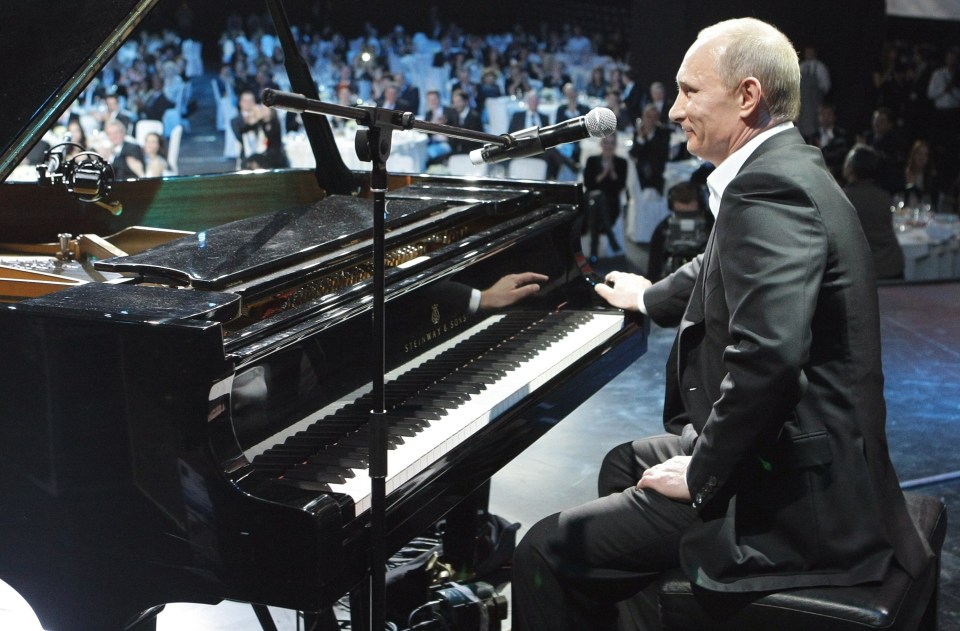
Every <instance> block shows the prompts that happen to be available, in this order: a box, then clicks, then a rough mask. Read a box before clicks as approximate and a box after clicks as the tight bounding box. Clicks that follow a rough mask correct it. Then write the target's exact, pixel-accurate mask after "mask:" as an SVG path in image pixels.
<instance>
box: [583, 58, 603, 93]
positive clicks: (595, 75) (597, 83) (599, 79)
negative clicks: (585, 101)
mask: <svg viewBox="0 0 960 631" xmlns="http://www.w3.org/2000/svg"><path fill="white" fill-rule="evenodd" d="M608 85H609V84H608V83H607V78H606V77H605V76H604V72H603V66H597V67H596V68H594V69H593V71H592V72H591V73H590V83H588V84H587V87H586V88H584V90H583V91H584V92H585V93H586V94H587V96H589V97H592V98H595V99H602V98H604V97H605V96H606V95H607V86H608Z"/></svg>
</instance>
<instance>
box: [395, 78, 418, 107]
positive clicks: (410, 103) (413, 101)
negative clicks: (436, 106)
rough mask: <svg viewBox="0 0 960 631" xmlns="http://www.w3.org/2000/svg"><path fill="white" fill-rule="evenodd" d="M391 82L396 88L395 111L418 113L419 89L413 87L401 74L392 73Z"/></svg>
mask: <svg viewBox="0 0 960 631" xmlns="http://www.w3.org/2000/svg"><path fill="white" fill-rule="evenodd" d="M393 82H394V84H396V86H397V109H398V110H400V111H403V112H413V114H414V115H417V114H419V113H420V88H418V87H417V86H415V85H413V84H412V83H410V82H409V81H407V78H406V77H405V76H404V74H403V73H402V72H395V73H393Z"/></svg>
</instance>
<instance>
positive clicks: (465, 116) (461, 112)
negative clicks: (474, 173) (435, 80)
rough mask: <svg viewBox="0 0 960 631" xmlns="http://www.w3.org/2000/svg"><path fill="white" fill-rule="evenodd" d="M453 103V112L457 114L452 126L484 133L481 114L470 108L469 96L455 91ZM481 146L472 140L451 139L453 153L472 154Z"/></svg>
mask: <svg viewBox="0 0 960 631" xmlns="http://www.w3.org/2000/svg"><path fill="white" fill-rule="evenodd" d="M452 102H453V110H454V112H456V118H454V119H453V120H452V121H451V122H450V124H451V125H456V126H457V127H462V128H464V129H469V130H471V131H483V123H482V122H481V121H480V113H479V112H477V111H476V110H475V109H473V108H472V107H470V101H469V100H468V99H467V95H466V93H465V92H464V91H463V90H454V91H453V97H452ZM479 146H481V145H480V144H479V143H476V142H473V141H470V140H462V139H460V138H450V150H451V153H470V152H471V151H473V150H474V149H476V148H477V147H479Z"/></svg>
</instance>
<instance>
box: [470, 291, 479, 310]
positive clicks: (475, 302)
mask: <svg viewBox="0 0 960 631" xmlns="http://www.w3.org/2000/svg"><path fill="white" fill-rule="evenodd" d="M468 308H469V309H470V315H473V314H474V313H476V312H477V311H478V310H479V309H480V290H479V289H476V288H474V289H471V290H470V304H469V306H468Z"/></svg>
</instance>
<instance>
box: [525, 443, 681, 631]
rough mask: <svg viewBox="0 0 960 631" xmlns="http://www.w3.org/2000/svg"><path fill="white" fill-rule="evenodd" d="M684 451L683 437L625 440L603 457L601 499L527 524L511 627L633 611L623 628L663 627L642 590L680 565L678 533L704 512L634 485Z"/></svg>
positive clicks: (602, 621) (609, 622)
mask: <svg viewBox="0 0 960 631" xmlns="http://www.w3.org/2000/svg"><path fill="white" fill-rule="evenodd" d="M682 453H683V452H682V450H681V448H680V437H679V436H673V435H664V436H655V437H653V438H648V439H644V440H638V441H634V442H632V443H624V444H622V445H620V446H618V447H616V448H614V449H613V450H611V451H610V453H608V454H607V456H606V458H605V459H604V461H603V465H602V466H601V468H600V476H599V482H598V486H599V494H600V498H599V499H596V500H594V501H592V502H588V503H586V504H583V505H581V506H577V507H575V508H571V509H568V510H565V511H562V512H560V513H557V514H555V515H551V516H550V517H547V518H546V519H543V520H541V521H540V522H538V523H537V524H535V525H534V526H533V527H532V528H531V529H530V531H529V532H528V533H527V534H526V536H524V538H523V540H522V541H521V542H520V544H519V545H518V546H517V549H516V552H515V553H514V557H513V579H512V586H511V590H512V593H513V600H512V603H511V607H512V610H513V622H512V624H513V630H514V631H543V630H545V629H550V631H558V630H561V629H571V630H574V629H576V630H577V631H584V630H590V629H597V630H600V629H603V630H607V629H615V628H617V621H618V617H620V618H623V617H628V618H630V619H629V620H622V619H621V620H620V622H621V625H620V626H621V628H632V629H657V628H659V624H658V623H657V614H656V598H655V597H653V598H651V596H650V594H643V593H640V594H639V595H638V592H642V590H644V589H645V588H647V587H649V586H650V585H651V583H652V582H653V580H654V579H655V578H656V577H657V575H658V574H660V573H661V572H663V571H664V570H667V569H669V568H673V567H677V566H678V565H679V553H678V549H679V542H680V536H681V535H682V533H683V532H684V531H685V530H686V529H687V528H688V527H689V526H690V525H691V524H693V523H694V522H696V521H697V520H698V519H699V518H698V517H697V513H696V511H695V510H694V508H693V507H692V506H691V505H690V504H688V503H685V502H676V501H673V500H670V499H667V498H666V497H664V496H663V495H660V494H659V493H655V492H650V491H637V490H636V488H635V485H636V483H637V481H638V480H639V479H640V476H641V475H642V474H643V471H644V470H646V469H648V468H650V467H651V466H653V465H655V464H657V463H660V462H663V461H665V460H668V459H669V458H671V457H673V456H678V455H682ZM621 601H624V602H621ZM618 603H619V605H618ZM618 610H619V614H618Z"/></svg>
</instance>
